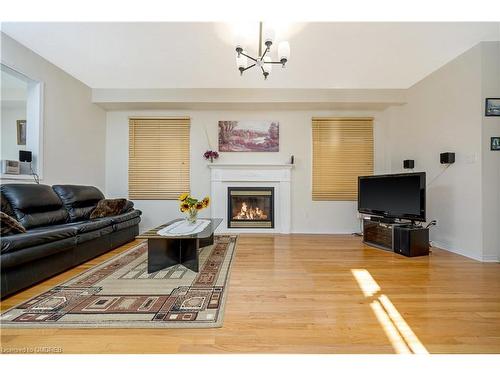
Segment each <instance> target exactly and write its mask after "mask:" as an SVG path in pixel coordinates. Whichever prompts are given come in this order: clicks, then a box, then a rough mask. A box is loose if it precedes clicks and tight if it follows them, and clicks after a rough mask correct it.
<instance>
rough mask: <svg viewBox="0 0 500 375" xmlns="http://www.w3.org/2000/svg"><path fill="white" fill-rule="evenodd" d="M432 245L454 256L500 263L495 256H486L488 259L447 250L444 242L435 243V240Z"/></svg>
mask: <svg viewBox="0 0 500 375" xmlns="http://www.w3.org/2000/svg"><path fill="white" fill-rule="evenodd" d="M432 244H433V246H434V247H438V248H440V249H441V250H444V251H448V252H450V253H453V254H457V255H461V256H463V257H466V258H469V259H473V260H477V261H478V262H483V263H496V262H499V259H498V258H497V257H495V256H486V257H478V256H472V255H470V254H466V253H464V252H462V251H460V250H456V249H450V248H447V245H445V244H443V243H442V242H439V241H434V240H433V241H432Z"/></svg>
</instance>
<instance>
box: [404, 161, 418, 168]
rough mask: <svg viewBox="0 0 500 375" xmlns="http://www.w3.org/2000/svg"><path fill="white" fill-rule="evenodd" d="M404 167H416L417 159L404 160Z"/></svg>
mask: <svg viewBox="0 0 500 375" xmlns="http://www.w3.org/2000/svg"><path fill="white" fill-rule="evenodd" d="M403 168H404V169H413V168H415V160H403Z"/></svg>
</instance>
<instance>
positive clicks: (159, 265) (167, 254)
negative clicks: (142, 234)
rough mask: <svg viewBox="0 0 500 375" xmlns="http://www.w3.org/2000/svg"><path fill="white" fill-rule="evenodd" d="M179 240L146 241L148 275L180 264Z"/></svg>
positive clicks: (151, 239)
mask: <svg viewBox="0 0 500 375" xmlns="http://www.w3.org/2000/svg"><path fill="white" fill-rule="evenodd" d="M180 250H181V240H179V239H163V238H162V239H153V238H150V239H148V273H153V272H156V271H159V270H162V269H164V268H167V267H170V266H173V265H175V264H179V263H180Z"/></svg>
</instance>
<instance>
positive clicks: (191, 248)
mask: <svg viewBox="0 0 500 375" xmlns="http://www.w3.org/2000/svg"><path fill="white" fill-rule="evenodd" d="M180 220H185V219H176V220H172V221H170V222H168V223H166V224H163V225H160V226H159V227H156V228H153V229H150V230H148V231H147V232H144V233H142V234H141V235H139V236H137V237H136V238H138V239H147V240H148V273H153V272H156V271H159V270H162V269H164V268H167V267H170V266H173V265H176V264H182V265H184V266H185V267H187V268H189V269H190V270H192V271H194V272H198V250H199V249H200V248H202V247H205V246H209V245H212V244H213V243H214V231H215V229H216V228H217V227H218V226H219V225H220V223H221V222H222V219H203V220H210V224H208V226H207V227H206V228H205V229H203V231H201V232H199V233H196V234H191V235H187V236H175V237H173V236H160V235H159V234H158V233H157V232H158V231H159V230H160V229H163V228H165V227H166V226H168V225H170V224H173V223H175V222H177V221H180Z"/></svg>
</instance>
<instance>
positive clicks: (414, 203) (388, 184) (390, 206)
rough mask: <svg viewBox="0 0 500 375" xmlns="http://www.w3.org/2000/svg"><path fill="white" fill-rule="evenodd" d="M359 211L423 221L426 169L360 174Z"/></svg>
mask: <svg viewBox="0 0 500 375" xmlns="http://www.w3.org/2000/svg"><path fill="white" fill-rule="evenodd" d="M358 211H359V212H361V213H364V214H369V215H376V216H383V217H387V218H397V219H409V220H416V221H425V172H422V173H403V174H392V175H379V176H363V177H359V179H358Z"/></svg>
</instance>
